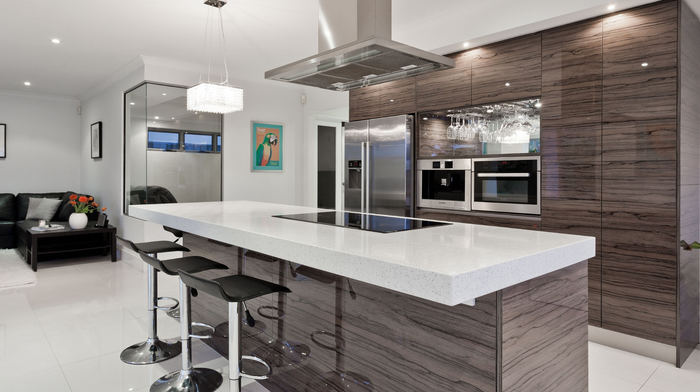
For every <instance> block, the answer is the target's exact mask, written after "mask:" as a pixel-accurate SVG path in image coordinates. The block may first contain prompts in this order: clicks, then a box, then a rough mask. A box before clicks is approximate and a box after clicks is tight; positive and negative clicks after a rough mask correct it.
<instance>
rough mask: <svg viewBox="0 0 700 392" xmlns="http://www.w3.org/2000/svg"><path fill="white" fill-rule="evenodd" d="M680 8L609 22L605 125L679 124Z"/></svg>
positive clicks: (651, 9)
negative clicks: (637, 122) (634, 122)
mask: <svg viewBox="0 0 700 392" xmlns="http://www.w3.org/2000/svg"><path fill="white" fill-rule="evenodd" d="M677 42H678V3H677V2H675V1H674V2H664V3H660V4H655V5H652V6H648V7H643V8H637V9H633V10H631V11H622V12H620V13H615V14H614V15H611V16H609V17H606V18H605V19H604V20H603V102H604V105H603V122H620V121H630V120H658V119H665V118H668V119H671V118H676V113H677V106H676V83H677V78H676V74H677V62H678V50H677Z"/></svg>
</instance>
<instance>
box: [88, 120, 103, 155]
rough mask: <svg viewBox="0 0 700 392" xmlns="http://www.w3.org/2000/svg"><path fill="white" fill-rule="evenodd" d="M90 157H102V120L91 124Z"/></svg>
mask: <svg viewBox="0 0 700 392" xmlns="http://www.w3.org/2000/svg"><path fill="white" fill-rule="evenodd" d="M90 145H91V146H92V148H91V151H90V158H92V159H95V158H102V121H98V122H96V123H94V124H92V125H90Z"/></svg>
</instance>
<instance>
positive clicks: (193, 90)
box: [187, 82, 243, 114]
mask: <svg viewBox="0 0 700 392" xmlns="http://www.w3.org/2000/svg"><path fill="white" fill-rule="evenodd" d="M187 110H190V111H196V112H205V113H216V114H226V113H232V112H239V111H241V110H243V89H242V88H240V87H234V86H227V85H221V84H214V83H207V82H203V83H199V84H197V85H194V86H192V87H190V88H188V89H187Z"/></svg>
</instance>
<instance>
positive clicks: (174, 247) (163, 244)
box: [134, 241, 190, 254]
mask: <svg viewBox="0 0 700 392" xmlns="http://www.w3.org/2000/svg"><path fill="white" fill-rule="evenodd" d="M134 246H135V247H136V248H135V249H134V250H135V251H136V252H143V253H148V254H154V253H155V254H158V253H165V252H189V251H190V250H189V249H188V248H186V247H184V246H182V245H179V244H176V243H174V242H170V241H151V242H141V243H138V244H134Z"/></svg>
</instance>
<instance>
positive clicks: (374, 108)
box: [350, 77, 416, 121]
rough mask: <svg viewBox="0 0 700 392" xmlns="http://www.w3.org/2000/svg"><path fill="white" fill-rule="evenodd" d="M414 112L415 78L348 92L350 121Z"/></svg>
mask: <svg viewBox="0 0 700 392" xmlns="http://www.w3.org/2000/svg"><path fill="white" fill-rule="evenodd" d="M415 111H416V78H415V77H412V78H406V79H402V80H397V81H393V82H387V83H383V84H377V85H374V86H367V87H362V88H358V89H354V90H350V121H358V120H367V119H371V118H379V117H389V116H396V115H399V114H408V113H414V112H415Z"/></svg>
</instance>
